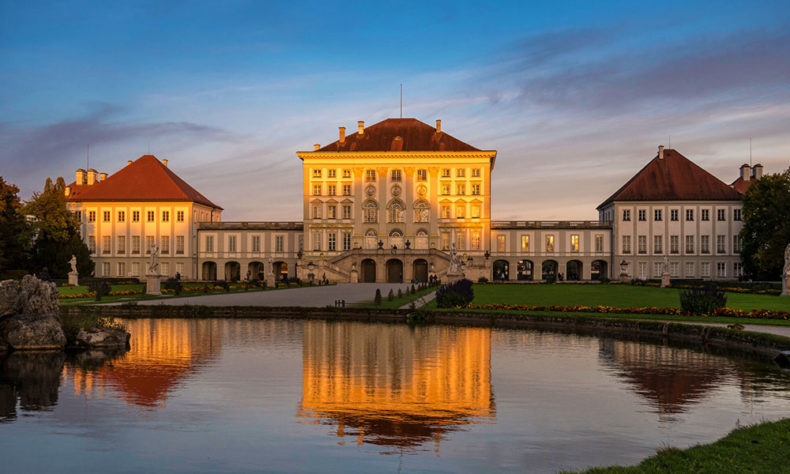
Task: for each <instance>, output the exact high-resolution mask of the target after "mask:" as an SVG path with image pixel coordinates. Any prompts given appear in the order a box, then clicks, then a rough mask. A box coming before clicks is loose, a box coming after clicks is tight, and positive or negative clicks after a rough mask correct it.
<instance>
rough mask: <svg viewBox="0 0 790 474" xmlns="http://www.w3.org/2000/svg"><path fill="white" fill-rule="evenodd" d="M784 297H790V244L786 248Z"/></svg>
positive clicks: (783, 271)
mask: <svg viewBox="0 0 790 474" xmlns="http://www.w3.org/2000/svg"><path fill="white" fill-rule="evenodd" d="M782 296H790V244H787V247H785V265H784V268H782Z"/></svg>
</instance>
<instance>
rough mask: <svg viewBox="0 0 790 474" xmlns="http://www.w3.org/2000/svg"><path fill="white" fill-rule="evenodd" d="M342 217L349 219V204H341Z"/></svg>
mask: <svg viewBox="0 0 790 474" xmlns="http://www.w3.org/2000/svg"><path fill="white" fill-rule="evenodd" d="M343 219H351V205H350V204H344V205H343Z"/></svg>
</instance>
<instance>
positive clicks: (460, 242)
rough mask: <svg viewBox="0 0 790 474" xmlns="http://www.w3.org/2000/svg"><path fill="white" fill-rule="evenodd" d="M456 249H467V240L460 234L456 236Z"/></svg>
mask: <svg viewBox="0 0 790 474" xmlns="http://www.w3.org/2000/svg"><path fill="white" fill-rule="evenodd" d="M455 248H456V249H457V250H465V249H466V238H465V237H464V234H463V233H461V232H459V233H457V234H456V235H455Z"/></svg>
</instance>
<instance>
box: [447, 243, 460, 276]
mask: <svg viewBox="0 0 790 474" xmlns="http://www.w3.org/2000/svg"><path fill="white" fill-rule="evenodd" d="M456 250H457V249H456V247H455V243H453V245H452V246H451V247H450V268H448V269H447V274H448V275H458V274H462V273H463V271H462V270H461V266H462V265H463V262H462V261H461V257H459V256H458V252H457V251H456Z"/></svg>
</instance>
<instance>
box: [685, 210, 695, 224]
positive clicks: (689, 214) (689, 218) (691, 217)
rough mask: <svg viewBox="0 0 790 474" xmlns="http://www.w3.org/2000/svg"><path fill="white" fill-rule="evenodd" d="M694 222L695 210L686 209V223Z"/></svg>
mask: <svg viewBox="0 0 790 474" xmlns="http://www.w3.org/2000/svg"><path fill="white" fill-rule="evenodd" d="M693 220H694V209H686V222H692V221H693Z"/></svg>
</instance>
